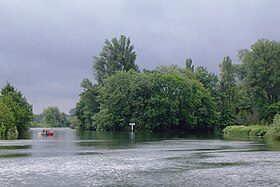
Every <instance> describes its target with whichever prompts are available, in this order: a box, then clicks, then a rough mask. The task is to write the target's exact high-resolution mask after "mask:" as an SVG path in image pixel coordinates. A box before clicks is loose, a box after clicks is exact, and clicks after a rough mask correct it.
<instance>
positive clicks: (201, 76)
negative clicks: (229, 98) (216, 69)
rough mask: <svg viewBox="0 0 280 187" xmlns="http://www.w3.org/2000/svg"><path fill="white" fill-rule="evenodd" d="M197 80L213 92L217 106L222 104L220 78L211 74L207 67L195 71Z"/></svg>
mask: <svg viewBox="0 0 280 187" xmlns="http://www.w3.org/2000/svg"><path fill="white" fill-rule="evenodd" d="M195 78H196V80H198V81H199V82H201V83H202V84H203V85H204V86H205V88H206V89H208V90H209V91H210V92H211V96H212V97H213V99H214V101H215V102H216V103H217V104H220V94H219V91H218V89H219V79H218V76H217V75H215V74H214V73H211V72H209V71H208V70H207V68H206V67H203V66H199V67H197V68H196V69H195Z"/></svg>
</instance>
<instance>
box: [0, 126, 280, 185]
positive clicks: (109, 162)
mask: <svg viewBox="0 0 280 187" xmlns="http://www.w3.org/2000/svg"><path fill="white" fill-rule="evenodd" d="M41 130H42V129H31V131H30V132H29V134H27V136H26V137H25V139H19V140H0V166H1V167H0V186H1V187H2V186H3V187H5V186H238V187H239V186H279V185H280V154H279V153H280V152H279V150H280V149H279V147H278V144H265V143H263V142H262V141H234V140H222V139H219V138H213V137H202V136H189V135H185V134H179V135H174V134H173V135H169V134H140V133H134V134H131V133H96V132H87V131H75V130H71V129H55V136H47V137H46V136H41V135H38V133H39V132H40V131H41Z"/></svg>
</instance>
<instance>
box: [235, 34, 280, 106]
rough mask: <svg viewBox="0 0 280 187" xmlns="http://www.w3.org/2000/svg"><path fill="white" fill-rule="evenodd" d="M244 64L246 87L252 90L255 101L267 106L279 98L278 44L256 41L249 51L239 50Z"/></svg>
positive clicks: (279, 51) (279, 55)
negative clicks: (264, 103)
mask: <svg viewBox="0 0 280 187" xmlns="http://www.w3.org/2000/svg"><path fill="white" fill-rule="evenodd" d="M239 58H240V60H241V62H243V63H244V68H245V71H246V77H245V81H246V85H247V86H249V87H251V88H253V89H252V91H253V92H254V94H255V96H256V97H255V99H258V100H261V101H262V102H266V103H269V104H273V103H276V102H278V101H279V97H280V91H279V88H280V43H279V42H276V41H269V40H266V39H261V40H258V41H257V42H256V43H254V44H253V45H252V46H251V50H247V49H245V50H240V51H239Z"/></svg>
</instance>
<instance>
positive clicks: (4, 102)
mask: <svg viewBox="0 0 280 187" xmlns="http://www.w3.org/2000/svg"><path fill="white" fill-rule="evenodd" d="M32 118H33V112H32V105H30V104H29V103H28V102H27V100H26V98H25V97H24V96H23V94H22V93H21V92H20V91H18V90H17V89H16V88H15V87H13V86H12V85H11V84H10V83H7V84H6V85H5V86H4V87H3V88H2V89H1V95H0V134H1V135H2V136H16V135H17V134H22V133H24V132H25V131H26V130H27V129H28V128H29V126H30V124H31V121H32Z"/></svg>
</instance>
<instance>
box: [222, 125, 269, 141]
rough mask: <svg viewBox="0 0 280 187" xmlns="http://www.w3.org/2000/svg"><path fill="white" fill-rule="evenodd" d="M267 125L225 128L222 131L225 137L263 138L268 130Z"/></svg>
mask: <svg viewBox="0 0 280 187" xmlns="http://www.w3.org/2000/svg"><path fill="white" fill-rule="evenodd" d="M269 128H270V127H269V126H267V125H250V126H243V125H242V126H227V127H226V128H225V129H224V130H223V133H224V136H225V137H238V138H240V137H241V138H247V137H248V138H252V137H263V136H265V134H266V133H267V132H268V130H269Z"/></svg>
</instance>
